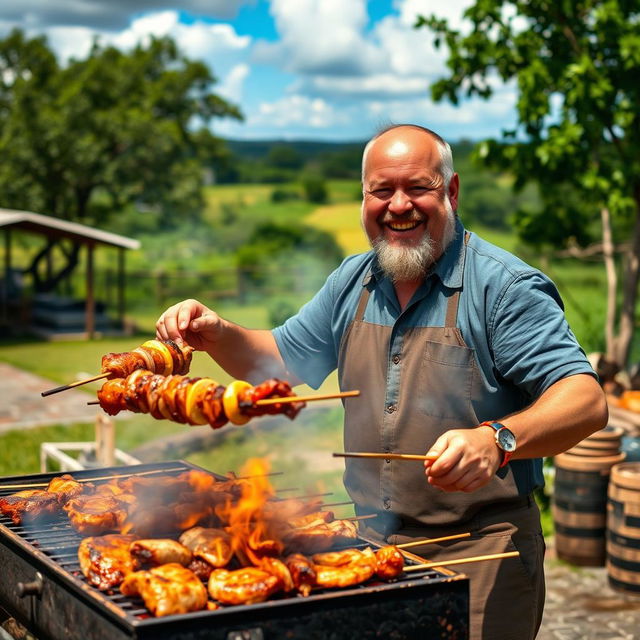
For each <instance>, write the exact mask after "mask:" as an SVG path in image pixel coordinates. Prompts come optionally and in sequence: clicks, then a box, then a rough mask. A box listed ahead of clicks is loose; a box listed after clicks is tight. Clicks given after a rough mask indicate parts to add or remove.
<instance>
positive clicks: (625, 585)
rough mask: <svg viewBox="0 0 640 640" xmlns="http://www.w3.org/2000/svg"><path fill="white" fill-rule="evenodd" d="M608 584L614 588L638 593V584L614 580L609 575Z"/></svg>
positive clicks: (639, 591) (639, 587)
mask: <svg viewBox="0 0 640 640" xmlns="http://www.w3.org/2000/svg"><path fill="white" fill-rule="evenodd" d="M609 584H610V585H611V586H612V587H614V588H616V587H617V588H618V589H620V590H622V591H637V592H638V593H640V584H629V583H628V582H622V581H620V580H616V579H615V578H612V577H611V576H609Z"/></svg>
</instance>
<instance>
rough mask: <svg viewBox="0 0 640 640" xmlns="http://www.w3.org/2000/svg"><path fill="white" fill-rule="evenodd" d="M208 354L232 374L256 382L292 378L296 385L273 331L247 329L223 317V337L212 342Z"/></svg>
mask: <svg viewBox="0 0 640 640" xmlns="http://www.w3.org/2000/svg"><path fill="white" fill-rule="evenodd" d="M206 351H207V353H208V354H209V355H210V356H211V357H212V358H213V359H214V360H215V361H216V362H217V363H218V364H219V365H220V366H221V367H222V368H223V369H224V370H225V371H226V372H227V373H228V374H229V375H231V376H233V377H234V378H236V379H242V380H247V381H249V382H251V383H253V384H257V383H259V382H262V381H263V380H265V379H266V378H271V377H278V378H285V379H288V380H289V381H290V382H291V383H292V384H297V383H298V382H299V381H298V380H291V378H292V376H291V375H290V374H289V373H288V372H287V370H286V367H285V365H284V362H283V360H282V357H281V356H280V351H279V350H278V346H277V344H276V341H275V339H274V337H273V335H272V333H271V331H268V330H263V329H245V328H244V327H241V326H240V325H237V324H234V323H232V322H229V321H227V320H222V323H221V330H220V333H219V338H218V339H217V340H216V341H215V342H211V343H209V345H208V347H207V349H206Z"/></svg>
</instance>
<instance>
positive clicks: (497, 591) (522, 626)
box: [389, 498, 545, 640]
mask: <svg viewBox="0 0 640 640" xmlns="http://www.w3.org/2000/svg"><path fill="white" fill-rule="evenodd" d="M418 531H419V533H418ZM463 531H464V532H466V531H469V532H471V537H470V538H463V539H461V540H453V541H451V542H445V543H441V544H430V545H426V546H425V547H417V548H415V549H411V551H412V552H413V553H415V554H416V555H419V556H421V557H424V558H425V560H428V561H429V562H431V561H440V560H442V561H443V562H444V563H445V564H446V562H445V561H446V560H447V559H449V560H453V559H456V558H463V557H466V556H478V555H487V554H492V553H502V552H505V551H519V552H520V556H519V557H517V558H507V559H506V560H487V561H484V562H476V563H472V564H461V565H456V566H453V567H451V569H452V570H455V571H456V572H459V573H464V574H465V575H467V576H468V577H469V582H470V584H469V589H470V634H469V637H470V638H471V640H533V639H534V638H535V637H536V634H537V632H538V629H539V628H540V623H541V621H542V612H543V609H544V598H545V585H544V551H545V544H544V538H543V536H542V531H541V528H540V513H539V511H538V507H537V505H536V503H535V501H534V500H533V498H523V499H522V500H521V504H520V505H519V506H517V507H516V508H514V509H510V510H509V511H507V512H505V511H504V509H492V508H491V507H489V508H487V509H485V510H483V511H482V513H481V514H479V515H477V516H476V517H475V518H473V519H472V520H471V521H470V522H468V523H466V525H465V526H461V527H460V529H459V530H457V531H456V530H451V528H448V529H447V530H446V531H445V530H444V529H442V530H440V529H439V528H429V529H428V531H426V532H425V530H424V529H420V530H411V529H408V528H407V529H403V530H402V531H401V532H399V533H398V535H394V536H390V537H389V542H390V543H392V544H393V543H395V544H400V543H402V542H410V541H412V540H416V539H419V538H424V537H429V538H435V537H439V536H441V535H442V536H444V535H448V534H452V533H461V532H463Z"/></svg>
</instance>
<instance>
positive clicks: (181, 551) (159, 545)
mask: <svg viewBox="0 0 640 640" xmlns="http://www.w3.org/2000/svg"><path fill="white" fill-rule="evenodd" d="M129 551H130V552H131V555H132V556H133V557H134V558H136V559H137V560H139V562H140V564H153V565H156V566H158V565H161V564H168V563H170V562H176V563H178V564H181V565H182V566H183V567H186V566H188V565H189V563H190V562H191V551H189V549H187V548H186V547H185V546H183V545H181V544H180V543H179V542H176V541H175V540H172V539H171V538H150V539H146V540H136V541H135V542H132V543H131V546H130V547H129Z"/></svg>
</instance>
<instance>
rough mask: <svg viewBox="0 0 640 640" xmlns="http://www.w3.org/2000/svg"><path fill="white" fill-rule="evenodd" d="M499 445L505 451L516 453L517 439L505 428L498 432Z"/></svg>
mask: <svg viewBox="0 0 640 640" xmlns="http://www.w3.org/2000/svg"><path fill="white" fill-rule="evenodd" d="M497 435H498V445H499V447H500V448H501V449H502V450H503V451H508V452H511V451H515V450H516V437H515V436H514V435H513V433H511V431H509V429H507V428H506V427H503V428H502V429H500V431H498V434H497Z"/></svg>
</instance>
